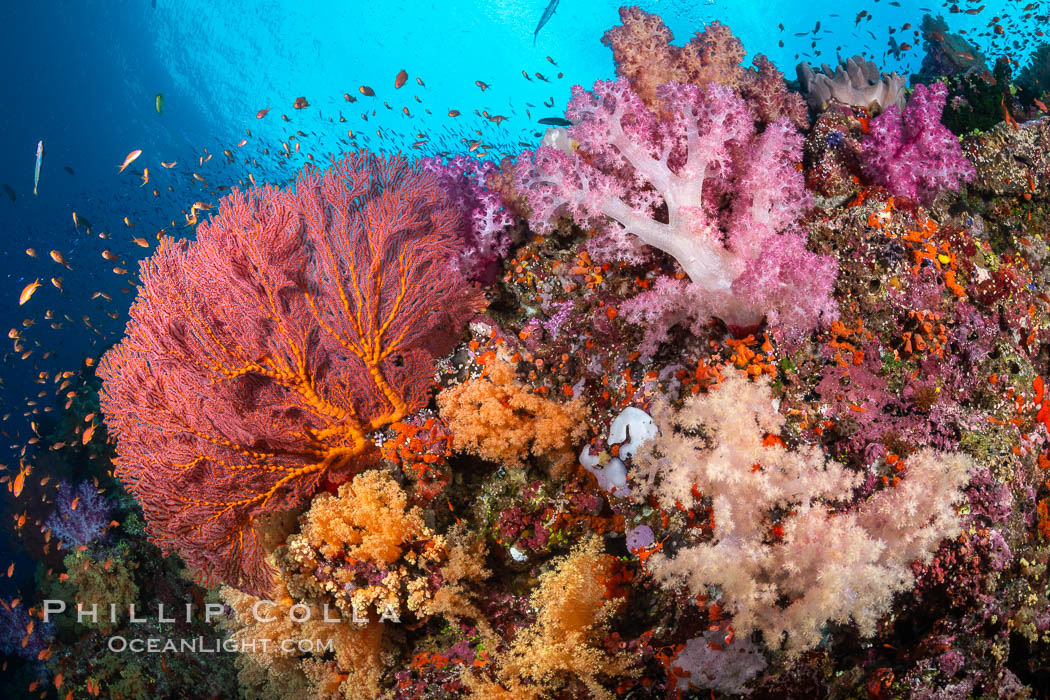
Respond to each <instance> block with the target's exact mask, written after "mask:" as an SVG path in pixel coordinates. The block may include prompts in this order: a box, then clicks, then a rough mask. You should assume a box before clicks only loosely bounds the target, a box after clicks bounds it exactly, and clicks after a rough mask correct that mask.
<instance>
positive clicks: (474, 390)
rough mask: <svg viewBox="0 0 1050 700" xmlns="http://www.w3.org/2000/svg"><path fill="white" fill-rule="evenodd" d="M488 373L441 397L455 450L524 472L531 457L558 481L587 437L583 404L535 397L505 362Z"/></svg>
mask: <svg viewBox="0 0 1050 700" xmlns="http://www.w3.org/2000/svg"><path fill="white" fill-rule="evenodd" d="M485 369H486V371H485V374H484V375H482V376H481V377H479V378H477V379H471V380H468V381H466V382H464V383H462V384H459V385H457V386H453V387H449V388H448V389H445V390H444V391H442V392H441V393H440V394H438V397H437V401H438V406H439V407H440V409H441V417H442V418H443V419H444V420H445V422H446V423H447V424H448V426H449V427H450V428H451V429H452V433H453V439H452V446H453V448H454V449H455V450H457V451H459V452H469V453H471V454H475V455H477V456H479V457H481V458H482V459H487V460H491V461H494V462H501V463H503V464H506V465H508V466H521V465H522V464H524V462H525V459H526V458H527V457H528V456H529V455H532V456H534V457H538V458H540V459H541V460H543V461H544V462H545V463H546V464H547V465H548V466H549V467H550V468H551V471H552V473H553V474H554V475H555V476H557V475H559V474H560V473H561V472H563V471H564V470H565V469H566V467H568V466H570V465H571V464H573V463H574V461H575V452H574V451H573V449H572V448H573V445H574V444H575V443H576V442H578V441H579V440H580V439H582V438H583V437H584V436H585V435H586V432H587V422H586V419H587V410H586V408H585V406H584V404H583V402H582V401H579V400H575V401H571V402H568V403H558V402H557V401H552V400H550V399H545V398H543V397H542V396H539V395H538V394H535V393H533V392H532V391H531V390H530V389H529V387H527V386H525V385H523V384H520V383H518V382H517V381H516V378H515V373H514V367H513V366H511V365H510V364H509V363H507V362H505V361H503V360H499V359H493V360H491V361H489V363H488V364H487V365H486V367H485Z"/></svg>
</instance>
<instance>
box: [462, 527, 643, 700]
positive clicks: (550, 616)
mask: <svg viewBox="0 0 1050 700" xmlns="http://www.w3.org/2000/svg"><path fill="white" fill-rule="evenodd" d="M614 561H615V560H614V558H613V557H612V556H611V555H609V554H604V553H603V552H602V542H601V539H600V538H598V537H592V538H591V539H589V540H588V541H587V542H585V543H584V544H582V545H580V546H578V547H577V548H576V549H575V550H573V551H572V553H571V554H569V555H568V556H566V557H564V558H563V559H562V560H561V561H560V562H559V564H558V566H557V568H556V569H554V570H553V571H549V572H547V573H545V574H543V575H542V576H540V585H539V588H537V589H536V592H535V593H533V595H532V604H533V605H534V606H535V608H536V610H537V615H536V622H535V623H534V624H533V625H532V626H530V627H528V628H526V629H524V630H522V631H520V632H519V633H518V635H517V636H516V637H515V638H514V641H513V643H512V644H511V647H510V650H509V651H508V652H507V654H506V656H505V657H504V658H503V661H502V663H501V664H500V669H499V673H498V679H497V681H498V682H497V683H493V682H491V681H486V680H482V679H479V678H476V677H471V678H468V679H467V686H468V687H470V688H472V690H473V692H474V696H475V697H506V698H530V697H540V696H541V695H542V694H543V693H545V692H548V691H550V692H553V691H554V690H555V689H557V688H559V687H562V686H564V684H565V683H566V682H568V681H569V680H570V679H573V678H574V679H576V680H577V681H578V682H579V683H582V684H583V686H584V687H586V688H587V690H588V692H589V693H590V694H591V696H592V697H595V698H612V697H613V695H612V693H610V692H609V691H608V690H606V689H605V688H604V687H603V686H602V684H601V683H600V682H599V678H600V677H603V676H604V677H607V678H616V677H619V676H624V675H629V674H630V673H631V666H632V665H633V663H634V660H633V659H632V658H631V656H630V655H628V654H618V655H612V654H610V653H608V652H607V651H605V650H604V649H602V648H601V646H600V645H599V642H600V640H601V639H602V638H603V637H605V636H606V633H607V630H606V622H607V620H608V619H609V617H610V616H611V615H612V614H613V613H614V612H615V611H616V608H617V607H618V606H619V604H620V603H621V602H622V599H612V600H609V599H607V598H606V593H607V590H608V588H607V584H608V583H609V580H610V578H611V575H612V567H613V562H614Z"/></svg>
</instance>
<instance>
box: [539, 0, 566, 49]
mask: <svg viewBox="0 0 1050 700" xmlns="http://www.w3.org/2000/svg"><path fill="white" fill-rule="evenodd" d="M559 2H561V0H551V1H550V3H548V5H547V9H546V10H544V11H543V16H542V17H540V23H539V24H537V25H536V31H535V32H533V33H532V43H533V45H535V44H536V37H538V36H539V35H540V30H541V29H543V25H545V24H547V22H549V21H550V18H551V17H553V16H554V11H555V10H557V9H558V3H559Z"/></svg>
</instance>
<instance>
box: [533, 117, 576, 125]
mask: <svg viewBox="0 0 1050 700" xmlns="http://www.w3.org/2000/svg"><path fill="white" fill-rule="evenodd" d="M539 123H540V124H546V125H547V126H572V122H570V121H569V120H568V119H562V118H561V117H544V118H543V119H540V120H539Z"/></svg>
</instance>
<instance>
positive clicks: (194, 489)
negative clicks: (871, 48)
mask: <svg viewBox="0 0 1050 700" xmlns="http://www.w3.org/2000/svg"><path fill="white" fill-rule="evenodd" d="M961 11H962V10H961V8H956V9H954V10H953V12H961ZM620 19H621V24H620V25H619V26H617V27H613V28H612V29H610V30H609V31H608V32H607V33H606V35H605V37H604V42H605V44H607V45H608V46H609V48H610V49H611V50H612V53H613V58H614V61H615V64H616V71H617V79H616V80H614V81H606V80H599V81H597V82H596V83H595V84H594V86H593V88H592V89H585V88H583V87H579V86H577V87H576V88H574V91H573V97H572V99H571V101H570V103H569V106H568V110H567V113H566V115H565V116H566V119H567V121H568V122H569V123H570V124H571V125H569V126H567V127H565V128H558V129H552V130H550V131H548V132H547V134H545V135H542V138H541V134H540V133H538V132H537V133H535V139H536V141H538V145H537V146H536V147H535V148H525V147H526V146H527V145H528V144H526V143H523V144H522V147H523V148H525V150H523V151H521V152H520V153H516V154H511V155H509V156H506V157H503V156H501V157H503V160H502V161H501V162H500V163H499V164H495V163H493V162H488V161H484V160H481V159H480V157H473V156H468V155H461V156H454V157H443V158H441V159H439V158H423V159H420V162H418V164H416V165H413V164H410V163H409V161H408V160H406V159H405V158H403V157H401V156H393V157H380V156H377V155H372V154H369V153H367V152H362V153H358V154H354V155H350V156H347V157H345V158H343V159H342V160H337V161H335V162H334V163H333V165H332V167H331V168H330V169H328V170H327V171H326V172H324V173H321V172H319V171H317V170H315V169H313V168H309V169H307V170H305V171H303V172H302V173H300V175H299V177H298V179H297V182H296V184H295V187H294V188H290V189H287V190H282V189H276V188H273V187H267V188H261V189H253V190H250V191H248V192H240V191H234V192H232V193H230V194H228V195H227V196H226V197H225V198H224V199H223V201H222V203H221V204H220V206H219V209H218V211H217V212H216V213H214V214H213V215H212V217H211V218H210V219H209V220H208V221H207V222H204V223H203V224H202V225H201V226H200V227H199V229H198V233H197V238H196V240H195V241H192V242H189V241H174V240H170V239H166V240H164V241H163V242H162V243H161V245H160V246H159V247H158V249H157V250H156V251H155V252H154V254H153V256H152V257H151V258H150V260H149V261H147V262H146V263H145V264H144V266H143V284H142V287H141V289H140V292H139V298H138V300H137V301H136V302H135V304H134V306H133V308H132V319H131V323H130V325H129V327H128V331H127V337H126V338H125V339H124V341H123V342H122V343H121V344H120V345H119V346H117V347H116V348H113V349H111V350H110V351H109V352H107V353H106V354H105V357H104V358H103V361H102V363H101V365H100V369H99V372H98V377H97V378H96V377H94V376H93V374H92V372H91V370H90V367H91V364H90V363H88V364H87V365H86V368H85V369H84V370H83V371H82V372H81V374H80V375H78V376H76V377H75V378H74V377H73V376H71V378H70V381H71V386H72V388H71V391H69V392H68V393H66V394H65V396H66V404H65V407H64V408H63V409H62V410H61V411H58V412H57V413H58V415H56V416H55V417H54V419H53V420H51V421H49V422H47V423H46V424H42V425H41V426H40V430H39V431H38V432H39V442H40V445H39V446H38V449H37V454H36V455H35V456H32V455H30V456H32V459H33V464H32V465H31V466H34V467H35V468H36V469H38V470H40V471H44V470H47V471H48V473H49V474H52V475H53V476H54V478H53V480H49V479H47V478H39V479H38V478H36V477H37V476H39V475H40V471H38V472H36V473H35V474H34V475H33V478H32V479H28V478H25V475H26V473H27V472H28V471H29V469H28V466H30V464H29V459H30V457H27V458H26V465H23V469H24V470H25V471H23V473H22V474H23V475H22V477H21V478H22V479H24V483H21V482H20V488H22V487H24V489H25V493H24V494H23V502H24V503H25V504H26V505H25V506H24V510H23V511H22V512H21V513H16V514H15V515H16V520H15V527H16V529H19V530H20V531H21V532H22V533H23V537H24V539H25V543H26V545H27V547H28V548H32V553H33V558H34V559H35V560H36V569H35V572H34V575H35V582H36V584H37V586H36V590H35V591H34V593H33V594H32V595H26V596H25V598H24V599H22V598H13V599H12V598H5V599H4V600H3V601H2V602H3V604H2V605H0V629H2V633H0V652H2V653H3V654H4V655H5V659H4V661H5V662H7V663H10V664H12V667H11V668H12V670H13V671H14V673H11V674H10V677H11V678H12V679H15V680H14V681H11V682H10V684H9V685H8V686H3V689H4V691H5V692H6V691H7V690H8V688H9V687H10V688H12V689H13V690H11V692H10V693H8V694H10V695H11V696H17V695H18V693H22V694H24V692H25V689H26V688H30V691H29V692H39V691H43V690H45V689H46V688H50V687H54V688H56V689H57V690H58V692H59V693H60V694H64V693H66V692H68V693H71V694H72V696H73V697H89V696H90V697H97V696H103V697H105V696H108V697H122V698H128V697H182V696H185V695H186V694H187V693H191V694H195V695H203V696H207V697H245V698H278V697H316V698H332V699H337V698H391V699H393V700H431V699H433V700H448V699H449V698H460V697H468V698H471V697H472V698H526V699H529V700H541V699H543V700H548V699H553V698H612V697H624V698H676V699H677V698H691V697H704V698H707V697H711V698H725V697H732V696H739V695H747V694H750V695H752V696H753V697H757V698H784V697H790V698H796V697H805V698H825V697H835V698H861V697H863V698H870V699H873V700H879V699H884V698H945V697H982V698H984V697H989V698H990V697H1018V698H1021V697H1036V696H1038V694H1039V692H1041V691H1042V689H1044V688H1046V687H1050V671H1048V670H1047V662H1046V660H1047V658H1050V596H1048V593H1047V589H1046V575H1047V566H1048V562H1050V479H1048V476H1050V392H1048V391H1047V384H1046V383H1047V382H1048V381H1050V376H1048V375H1047V368H1048V367H1050V262H1048V261H1050V244H1048V242H1047V236H1046V231H1047V230H1048V225H1050V155H1048V154H1050V120H1048V119H1046V118H1045V117H1039V116H1038V110H1036V109H1035V106H1037V103H1036V102H1035V101H1034V100H1035V99H1039V98H1038V97H1036V96H1034V93H1033V92H1031V89H1030V88H1028V87H1024V86H1019V85H1016V84H1014V82H1013V81H1012V79H1011V77H1010V75H1011V63H1010V59H1006V58H1004V59H1002V60H999V61H996V62H995V64H994V68H993V72H989V71H988V70H987V69H986V68H985V67H984V61H985V59H984V57H983V56H980V55H979V54H977V53H971V52H970V50H969V49H970V45H969V44H968V43H966V42H965V41H964V35H962V34H952V33H950V32H948V31H947V24H946V23H944V22H943V21H940V20H933V19H930V18H929V17H927V20H926V22H925V23H924V25H923V28H922V33H923V35H924V37H925V38H926V41H927V60H926V61H924V68H923V71H924V72H923V74H921V77H922V79H923V81H927V80H928V82H929V84H925V83H924V82H922V81H919V82H918V83H917V84H916V86H915V90H914V92H913V93H912V95H911V98H910V100H909V101H908V102H907V104H906V106H903V107H902V105H901V104H900V103H899V102H898V100H899V99H900V97H901V96H902V95H903V84H902V81H901V80H900V79H899V78H898V77H895V76H879V75H878V74H877V71H876V70H875V68H874V66H872V65H871V64H869V63H864V62H862V61H861V60H860V59H850V61H847V62H846V64H844V66H840V68H839V69H838V70H837V71H836V72H835V73H834V74H832V72H831V71H830V69H828V68H825V69H824V72H823V73H822V74H820V75H818V74H816V73H812V72H811V71H809V70H804V71H801V73H802V74H803V75H802V76H801V77H803V78H804V80H803V81H802V82H807V81H808V82H809V83H811V84H810V86H809V87H808V90H809V92H810V98H811V106H812V107H813V114H812V123H811V122H810V115H809V114H808V112H809V110H808V109H807V108H806V103H805V100H804V99H803V97H802V95H801V94H798V93H796V92H795V91H794V90H792V89H791V88H790V87H789V86H788V85H787V84H786V83H785V81H784V80H783V76H782V75H781V74H780V73H779V71H777V70H776V69H775V68H774V67H773V66H772V64H771V63H769V62H768V61H767V60H766V59H764V58H762V57H761V56H757V57H756V58H755V59H754V62H753V65H754V68H748V67H745V66H743V65H742V63H743V60H744V57H745V55H746V53H745V51H744V47H743V46H742V44H741V43H740V42H739V41H738V40H737V39H736V38H735V37H733V35H732V33H731V32H730V30H729V28H728V27H727V26H725V25H723V24H720V23H717V22H712V23H710V24H709V25H708V26H707V27H706V28H705V29H704V30H703V31H701V32H699V33H698V34H697V35H696V36H695V37H693V38H691V39H690V40H689V41H688V42H687V43H685V44H684V45H683V46H675V45H673V44H672V41H673V36H672V35H671V33H670V31H669V30H668V28H667V25H665V24H664V22H663V20H662V19H660V18H659V17H658V16H656V15H654V14H649V13H647V12H644V11H643V10H641V9H639V8H637V7H628V8H623V9H622V10H621V11H620ZM859 21H860V18H859V17H858V22H859ZM912 31H913V34H907V35H903V36H907V37H909V40H913V39H911V38H910V37H911V36H912V35H914V36H915V37H916V38H917V37H918V36H919V33H918V32H915V30H912ZM989 31H991V30H989ZM814 33H816V32H815V30H814ZM901 36H902V35H898V36H897V39H900V38H901ZM913 41H914V40H913ZM891 46H893V47H895V49H896V50H898V52H900V51H903V50H906V49H903V48H902V46H903V45H902V44H898V43H896V40H894V42H893V43H892V44H891ZM967 56H969V58H967ZM818 98H819V99H818ZM873 102H875V103H880V104H879V106H878V108H879V109H882V111H881V113H880V114H878V115H875V114H873V111H875V107H874V106H873V104H872V103H873ZM485 116H489V115H488V113H485ZM465 142H466V141H465ZM480 143H481V142H480V141H479V142H478V144H479V148H480ZM471 147H472V148H473V146H471ZM964 184H965V186H964ZM74 382H75V383H74ZM65 388H68V387H63V389H65ZM99 410H101V412H102V414H103V415H104V417H105V420H104V423H98V422H97V420H98V419H97V418H96V415H97V412H98V411H99ZM111 460H115V462H116V469H115V474H116V477H119V478H120V479H122V480H123V483H124V484H125V485H126V486H127V489H128V492H125V491H124V490H123V489H122V487H121V483H120V482H118V481H116V480H115V479H114V477H113V476H112V474H111V473H110V472H111V467H112V466H113V465H112V463H111ZM9 481H10V479H9ZM72 484H76V486H75V487H73V486H71V485H72ZM10 488H11V490H12V491H13V490H14V487H13V486H12V487H10ZM129 492H130V493H129ZM139 504H141V511H140V510H139ZM162 553H163V554H167V555H169V556H162ZM183 560H185V563H183ZM18 566H20V567H21V566H23V565H22V564H21V563H19V564H18ZM194 578H196V580H197V581H199V582H200V583H201V584H204V585H206V586H208V587H209V588H202V587H201V586H199V585H197V584H196V583H193V582H191V580H192V579H194ZM218 582H222V583H223V586H222V587H221V589H217V588H214V587H212V586H213V584H216V583H218ZM55 599H57V600H63V601H69V604H70V606H71V608H72V607H75V605H76V603H78V602H79V603H83V604H84V605H86V606H87V607H89V608H90V607H91V606H92V605H94V606H97V609H98V610H99V611H100V612H106V611H108V610H109V609H111V608H110V606H111V605H112V609H113V610H114V613H113V615H112V616H110V615H108V614H103V615H100V616H99V618H98V619H94V618H91V619H86V620H78V619H77V616H76V615H75V614H65V615H56V616H52V617H51V618H50V619H47V620H45V615H44V614H43V611H44V610H45V608H44V601H46V600H55ZM146 599H148V600H150V601H151V603H153V604H155V603H161V604H163V605H165V606H177V605H181V604H184V603H186V602H189V601H192V602H193V604H194V606H195V607H196V610H197V611H198V612H197V613H196V614H188V615H187V616H186V617H182V616H181V615H179V616H177V617H176V619H175V620H174V621H171V620H169V619H167V618H164V617H163V614H159V615H158V614H155V613H147V621H146V622H144V623H140V622H139V621H138V620H135V621H133V620H132V617H131V615H130V614H128V613H127V612H126V611H124V610H123V608H125V607H128V606H130V605H131V604H135V605H136V606H139V605H142V604H143V603H144V602H145V601H146ZM118 610H119V612H117V611H118ZM209 611H210V612H209ZM114 636H120V637H124V638H127V639H129V640H130V639H134V640H145V639H147V638H151V637H164V638H197V637H203V638H209V639H214V640H216V641H222V642H224V643H228V644H231V645H233V646H234V648H235V651H231V652H230V653H223V654H215V655H207V654H204V655H202V654H183V653H172V654H170V655H166V656H165V657H164V659H165V660H164V662H163V663H159V662H158V661H157V660H156V657H154V656H152V655H149V654H118V653H115V652H113V651H112V650H110V649H108V647H107V644H108V640H109V639H111V638H112V637H114ZM282 642H284V643H282ZM16 681H17V682H16ZM47 692H51V691H50V690H47ZM45 694H46V693H45Z"/></svg>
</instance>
